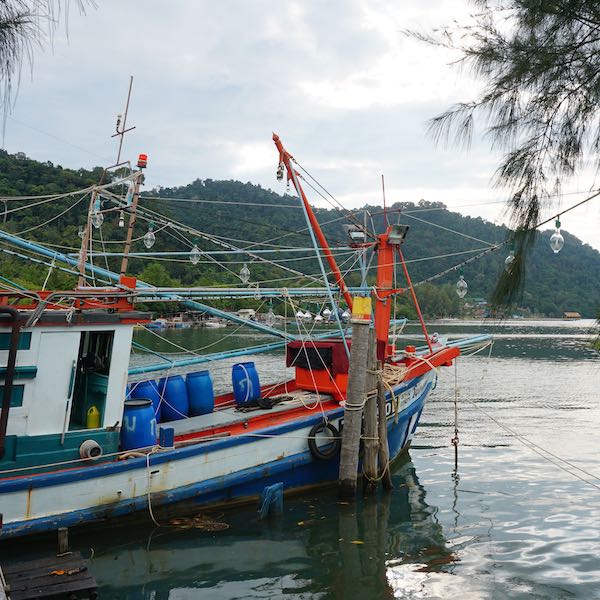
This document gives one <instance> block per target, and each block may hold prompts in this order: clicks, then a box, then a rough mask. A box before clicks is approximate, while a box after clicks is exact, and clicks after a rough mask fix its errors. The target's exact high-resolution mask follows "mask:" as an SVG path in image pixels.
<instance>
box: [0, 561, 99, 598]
mask: <svg viewBox="0 0 600 600" xmlns="http://www.w3.org/2000/svg"><path fill="white" fill-rule="evenodd" d="M2 572H3V573H4V579H5V581H6V589H5V590H2V589H0V600H4V599H5V598H6V600H28V599H30V598H68V599H69V600H75V599H76V598H91V599H92V600H95V598H97V597H98V594H97V592H96V588H97V587H98V585H97V584H96V580H95V579H94V578H93V577H92V575H91V574H90V572H89V569H88V562H87V560H84V559H83V558H82V557H81V554H80V553H79V552H69V553H67V554H65V555H62V556H52V557H50V558H42V559H39V560H32V561H27V562H20V563H15V564H12V565H7V566H4V567H3V568H2ZM1 587H2V586H0V588H1Z"/></svg>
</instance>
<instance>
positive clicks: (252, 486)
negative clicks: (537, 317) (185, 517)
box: [0, 377, 434, 540]
mask: <svg viewBox="0 0 600 600" xmlns="http://www.w3.org/2000/svg"><path fill="white" fill-rule="evenodd" d="M422 380H423V378H422V377H421V378H418V379H416V380H413V381H412V382H410V383H409V385H406V384H404V385H403V386H401V388H399V389H401V390H402V391H404V392H405V393H409V394H410V390H411V389H412V390H413V396H414V397H412V398H411V399H410V402H408V403H407V404H406V406H404V407H403V408H402V410H401V411H400V412H399V413H398V415H395V414H394V409H393V404H392V401H391V398H389V397H388V402H387V407H386V412H387V413H388V443H389V448H390V458H391V460H392V461H393V460H395V459H396V458H398V456H400V454H401V453H402V452H404V451H405V450H407V449H408V447H409V446H410V441H411V439H412V435H413V434H414V432H415V430H416V428H417V425H418V423H419V419H420V416H421V413H422V410H423V407H424V404H425V400H426V398H427V396H428V394H429V392H430V391H431V388H432V386H433V381H434V380H433V379H430V380H428V381H422ZM419 382H420V383H421V385H418V384H419ZM407 390H408V392H407ZM417 390H418V394H417ZM328 418H329V419H330V421H331V422H332V423H334V424H338V425H339V424H340V421H341V420H342V419H343V409H341V408H339V409H336V410H334V411H330V412H329V414H328ZM321 419H322V417H321V416H320V415H319V414H316V415H311V416H310V417H307V418H303V419H300V420H298V421H294V422H292V423H288V424H286V425H284V426H279V427H273V428H270V429H266V430H264V432H265V434H266V435H265V437H267V436H268V437H270V439H271V440H275V439H277V438H278V436H281V438H279V439H280V440H281V442H283V443H285V439H286V438H285V436H286V435H288V436H291V437H294V432H300V431H306V429H307V428H310V427H312V426H313V425H314V424H316V423H318V422H319V421H320V420H321ZM296 437H298V436H296ZM281 442H280V443H281ZM257 443H260V442H257V440H256V439H255V438H252V437H247V438H244V437H243V436H234V437H231V438H225V439H222V440H218V441H214V442H209V443H206V444H197V445H194V446H190V447H186V448H178V449H176V450H171V451H166V452H159V453H156V454H152V455H151V456H150V458H148V459H147V458H146V457H143V458H135V459H132V460H128V461H121V462H115V463H109V464H104V465H98V466H94V467H90V468H88V469H86V470H81V469H77V470H71V471H63V472H58V473H49V474H45V475H38V476H34V477H23V478H18V479H13V480H8V481H0V500H2V503H4V502H5V501H11V494H17V493H25V492H26V493H27V494H28V496H27V497H28V498H30V497H31V494H32V492H33V493H36V492H37V490H38V489H39V490H43V489H46V488H55V487H56V488H57V489H60V488H61V486H62V487H65V486H67V485H70V486H73V485H78V486H85V485H86V484H87V485H88V486H94V485H96V484H98V482H99V481H100V485H107V487H108V486H109V485H110V482H111V481H113V480H112V479H111V477H118V476H120V477H123V476H124V475H125V474H127V473H130V474H131V475H130V476H132V477H133V476H134V475H135V474H136V473H137V477H138V479H139V478H140V476H143V477H144V478H145V477H146V475H147V476H148V481H149V480H150V477H151V475H152V474H153V473H154V472H156V473H158V472H159V470H160V469H161V468H163V467H164V468H165V469H166V470H168V469H172V470H176V469H177V468H178V464H179V463H180V462H181V463H182V464H183V462H182V461H184V460H188V461H189V460H190V459H191V458H192V459H194V460H195V461H196V463H195V464H197V465H202V464H205V463H206V462H207V461H209V460H210V455H211V453H213V452H230V453H231V454H236V453H237V454H238V455H239V453H240V450H241V451H242V453H244V452H249V451H251V450H250V447H248V448H249V450H244V445H246V444H257ZM303 445H304V448H306V449H305V450H303V451H301V452H295V453H293V454H290V455H287V456H284V457H282V458H277V459H276V460H272V461H268V462H264V463H262V464H259V465H256V466H253V467H251V468H246V469H241V470H237V471H235V472H231V473H227V474H224V475H222V476H219V477H212V478H207V479H203V480H198V481H194V482H193V483H191V484H189V485H184V486H179V487H174V488H172V489H166V490H162V491H156V492H154V491H152V492H151V493H150V501H151V506H152V508H153V509H156V508H159V507H168V506H171V505H176V504H177V503H180V502H186V504H187V503H189V502H192V503H193V504H194V505H195V506H198V507H205V508H206V507H212V506H216V505H224V504H225V505H226V504H239V503H242V502H251V501H255V500H256V499H257V498H258V497H259V496H260V494H261V492H262V490H263V489H264V487H265V486H267V485H270V484H273V483H276V482H282V483H283V486H284V491H285V492H286V493H290V492H297V491H300V490H302V489H307V488H311V487H315V486H319V485H325V484H331V483H333V482H335V481H337V477H338V470H339V456H336V457H335V458H333V459H332V460H316V459H315V458H314V457H313V456H312V454H311V453H310V451H309V450H308V446H307V444H303ZM224 456H226V455H224ZM147 461H148V462H147ZM81 489H83V488H81ZM13 497H14V496H13ZM148 509H149V502H148V495H147V494H139V493H138V495H137V496H136V497H133V498H129V499H123V500H120V501H115V502H110V503H107V502H104V503H103V504H102V505H99V506H92V507H87V508H83V509H80V510H69V511H66V512H62V513H61V514H56V515H52V516H47V517H44V516H41V517H39V518H35V517H33V518H27V519H24V520H15V521H14V522H10V521H9V522H7V521H6V520H5V523H4V526H3V528H2V529H0V540H2V539H6V538H12V537H18V536H23V535H29V534H34V533H43V532H47V531H52V530H55V529H57V528H58V527H73V526H79V525H84V524H89V523H91V522H97V521H106V520H108V519H114V518H117V517H123V516H125V515H128V514H131V513H134V512H137V511H148ZM32 516H33V515H32Z"/></svg>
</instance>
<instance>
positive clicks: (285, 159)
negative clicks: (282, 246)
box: [273, 133, 352, 310]
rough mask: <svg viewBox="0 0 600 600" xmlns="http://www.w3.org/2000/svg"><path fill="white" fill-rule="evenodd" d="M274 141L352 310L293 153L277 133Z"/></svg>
mask: <svg viewBox="0 0 600 600" xmlns="http://www.w3.org/2000/svg"><path fill="white" fill-rule="evenodd" d="M273 141H274V142H275V146H276V148H277V150H278V151H279V164H280V165H281V164H283V165H285V168H286V169H287V173H288V179H289V180H290V181H291V182H292V183H293V184H294V187H295V188H296V192H298V196H300V199H301V200H302V204H303V205H304V210H305V212H306V215H307V218H308V220H309V225H310V227H312V230H313V231H314V233H315V235H316V237H317V240H318V241H319V245H320V247H321V249H322V250H323V254H324V255H325V258H326V259H327V263H328V264H329V268H330V269H331V272H332V273H333V275H334V277H335V285H336V286H338V287H339V289H340V291H341V292H342V295H343V296H344V300H346V304H347V305H348V308H349V309H350V310H352V296H351V295H350V292H349V291H348V287H347V286H346V282H345V281H344V276H343V275H342V273H341V271H340V269H339V267H338V265H337V262H336V260H335V258H334V256H333V254H332V253H331V250H330V248H329V244H328V243H327V239H326V238H325V235H324V234H323V231H322V229H321V226H320V225H319V222H318V221H317V217H316V216H315V213H314V211H313V209H312V206H311V205H310V203H309V202H308V199H307V198H306V194H305V193H304V190H303V189H302V186H301V185H300V181H299V180H298V174H297V173H296V170H295V169H294V167H293V166H292V155H291V154H290V153H289V152H288V151H287V150H286V149H285V148H284V147H283V144H282V143H281V140H280V139H279V136H278V135H277V134H275V133H274V134H273Z"/></svg>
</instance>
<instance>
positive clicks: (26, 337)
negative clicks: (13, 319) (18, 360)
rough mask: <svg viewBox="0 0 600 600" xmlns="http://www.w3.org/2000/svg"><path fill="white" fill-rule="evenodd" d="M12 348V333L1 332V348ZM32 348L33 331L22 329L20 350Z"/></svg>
mask: <svg viewBox="0 0 600 600" xmlns="http://www.w3.org/2000/svg"><path fill="white" fill-rule="evenodd" d="M9 348H10V333H0V350H8V349H9ZM30 348H31V331H22V332H21V333H20V334H19V347H18V348H17V349H18V350H29V349H30Z"/></svg>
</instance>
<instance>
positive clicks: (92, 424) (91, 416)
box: [85, 406, 100, 429]
mask: <svg viewBox="0 0 600 600" xmlns="http://www.w3.org/2000/svg"><path fill="white" fill-rule="evenodd" d="M85 426H86V427H87V428H88V429H99V427H100V411H99V410H98V409H97V408H96V407H95V406H90V408H89V410H88V411H87V418H86V420H85Z"/></svg>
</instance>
